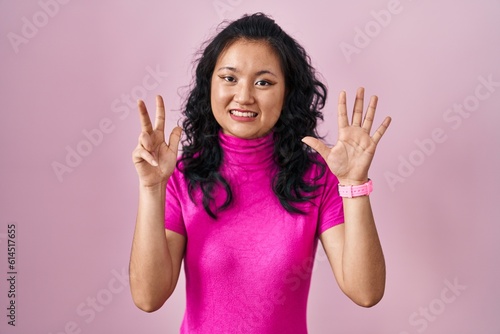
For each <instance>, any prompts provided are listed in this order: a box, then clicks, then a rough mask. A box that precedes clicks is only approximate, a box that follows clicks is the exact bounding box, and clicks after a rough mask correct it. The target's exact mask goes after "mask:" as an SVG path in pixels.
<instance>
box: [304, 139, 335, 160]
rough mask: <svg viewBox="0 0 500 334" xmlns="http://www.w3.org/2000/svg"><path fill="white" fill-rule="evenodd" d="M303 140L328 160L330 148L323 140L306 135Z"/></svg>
mask: <svg viewBox="0 0 500 334" xmlns="http://www.w3.org/2000/svg"><path fill="white" fill-rule="evenodd" d="M302 142H303V143H304V144H306V145H308V146H309V147H311V148H312V149H313V150H315V151H316V152H318V153H319V155H321V156H322V157H323V159H325V160H326V158H327V157H328V155H329V154H330V148H329V147H328V146H326V145H325V144H324V143H323V142H322V141H321V140H319V139H317V138H314V137H309V136H308V137H304V138H302Z"/></svg>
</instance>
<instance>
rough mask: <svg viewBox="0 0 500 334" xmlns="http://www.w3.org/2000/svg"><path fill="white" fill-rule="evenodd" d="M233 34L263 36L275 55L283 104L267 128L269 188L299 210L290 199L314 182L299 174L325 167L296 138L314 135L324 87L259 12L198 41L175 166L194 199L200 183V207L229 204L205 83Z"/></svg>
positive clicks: (306, 193) (212, 211)
mask: <svg viewBox="0 0 500 334" xmlns="http://www.w3.org/2000/svg"><path fill="white" fill-rule="evenodd" d="M239 39H245V40H251V41H265V42H267V43H268V44H269V45H270V46H271V47H272V48H273V49H274V50H275V52H276V54H277V55H278V57H279V59H280V61H281V66H282V69H283V73H284V75H285V86H286V95H285V101H284V105H283V110H282V112H281V115H280V117H279V120H278V121H277V123H276V125H275V127H274V128H273V139H274V160H275V163H276V165H277V173H276V175H275V176H274V180H273V192H274V193H275V194H276V196H277V197H278V199H279V201H280V203H281V205H282V206H283V208H284V209H286V210H287V211H288V212H291V213H296V214H305V212H303V211H302V210H300V209H299V208H298V207H297V206H296V204H297V203H302V202H305V201H308V200H310V199H311V198H313V197H314V191H315V190H316V189H317V187H318V185H316V184H314V182H313V181H315V180H312V181H311V180H309V181H308V180H304V175H305V173H306V171H307V170H308V169H309V168H310V167H311V166H312V165H313V164H315V165H319V166H320V168H321V173H320V176H319V177H321V176H322V175H323V174H324V172H325V167H324V165H323V164H322V163H320V161H319V160H318V159H317V155H313V154H311V150H310V149H309V148H308V147H307V145H305V144H303V143H302V142H301V139H302V138H303V137H305V136H314V137H319V136H318V133H317V130H316V126H317V122H318V120H323V115H322V113H321V109H322V108H323V107H324V105H325V101H326V95H327V89H326V86H325V85H324V84H323V83H322V82H321V81H319V80H318V79H317V77H316V72H315V69H314V68H313V67H312V65H311V60H310V57H309V56H308V54H307V53H306V51H305V49H304V48H303V47H302V46H301V45H299V43H298V42H297V41H296V40H295V39H293V38H292V37H290V36H289V35H288V34H287V33H285V32H284V31H283V30H282V29H281V28H280V27H279V26H278V25H277V24H276V23H275V21H274V20H273V19H272V18H270V17H268V16H266V15H265V14H263V13H256V14H252V15H244V16H243V17H241V18H240V19H238V20H236V21H233V22H230V23H226V26H225V27H222V28H221V30H220V31H219V33H218V34H217V35H216V36H215V37H213V38H212V39H211V40H208V41H207V42H205V44H204V45H203V46H202V47H204V48H202V50H203V51H201V52H200V53H199V54H198V58H197V59H196V61H195V65H196V72H195V73H196V74H195V76H194V80H193V82H192V84H191V89H190V92H189V93H188V96H187V98H186V100H185V102H184V106H183V111H182V112H183V116H184V119H183V122H182V126H183V129H184V133H185V137H184V139H183V142H182V144H183V150H182V156H181V158H180V160H179V163H178V167H179V168H180V169H181V171H182V172H183V174H184V175H185V178H186V180H187V183H188V190H189V195H190V197H191V200H193V201H194V191H195V190H196V189H200V190H201V192H202V195H203V197H202V204H203V207H204V209H205V210H206V212H207V213H208V214H209V215H210V216H211V217H212V218H216V217H217V212H219V211H220V210H223V209H225V208H227V207H228V206H229V205H230V204H231V202H232V199H233V196H232V192H231V187H230V185H229V183H228V182H227V180H226V179H225V178H224V177H223V176H222V175H221V173H220V171H219V170H220V166H221V163H222V162H223V151H222V148H221V146H220V144H219V137H218V132H219V131H220V125H219V124H218V123H217V121H216V120H215V118H214V116H213V113H212V109H211V103H210V89H211V78H212V74H213V71H214V68H215V64H216V62H217V59H218V57H219V55H220V54H221V52H222V51H224V50H225V49H226V48H228V47H229V46H230V45H231V44H232V43H234V42H235V41H236V40H239ZM319 177H318V178H319ZM216 187H217V191H218V190H219V189H222V190H223V191H225V193H226V199H225V202H224V203H223V204H222V205H221V206H220V207H218V208H217V207H214V192H215V191H216ZM219 187H220V188H219Z"/></svg>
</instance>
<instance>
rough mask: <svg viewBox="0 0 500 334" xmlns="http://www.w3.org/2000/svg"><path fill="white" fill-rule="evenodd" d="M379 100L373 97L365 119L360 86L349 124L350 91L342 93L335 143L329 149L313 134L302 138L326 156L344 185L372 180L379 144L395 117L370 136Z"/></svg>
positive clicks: (386, 121)
mask: <svg viewBox="0 0 500 334" xmlns="http://www.w3.org/2000/svg"><path fill="white" fill-rule="evenodd" d="M377 101H378V98H377V97H376V96H372V97H371V99H370V102H369V104H368V108H367V110H366V114H365V116H364V118H363V104H364V88H359V89H358V91H357V93H356V100H355V102H354V109H353V113H352V120H351V124H349V120H348V117H347V104H346V93H345V92H344V91H342V92H340V95H339V104H338V126H339V138H338V141H337V143H336V144H335V146H333V147H332V148H329V147H328V146H326V145H325V144H324V143H323V142H321V141H320V140H318V139H316V138H313V137H305V138H303V139H302V141H303V142H304V143H306V144H307V145H309V146H310V147H311V148H313V149H314V150H316V151H317V152H318V153H319V154H320V155H321V156H322V157H323V159H324V160H325V161H326V163H327V164H328V167H329V168H330V170H331V171H332V173H333V174H335V176H337V178H338V179H339V182H340V183H341V184H349V185H356V184H362V183H364V182H366V181H367V179H368V170H369V168H370V165H371V162H372V160H373V156H374V154H375V150H376V148H377V144H378V142H379V141H380V139H381V138H382V136H383V135H384V133H385V131H386V130H387V128H388V126H389V124H390V122H391V118H390V117H386V118H385V119H384V121H383V122H382V124H381V125H380V126H379V127H378V129H377V130H376V131H375V133H374V134H373V136H370V132H371V129H372V125H373V119H374V117H375V109H376V108H377Z"/></svg>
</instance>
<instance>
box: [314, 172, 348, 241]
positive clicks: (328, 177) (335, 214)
mask: <svg viewBox="0 0 500 334" xmlns="http://www.w3.org/2000/svg"><path fill="white" fill-rule="evenodd" d="M324 180H325V182H324V189H323V193H322V198H321V203H320V211H319V222H318V235H321V233H323V232H324V231H326V230H327V229H329V228H331V227H334V226H336V225H339V224H342V223H344V206H343V202H342V197H340V195H339V191H338V184H339V181H338V179H337V177H336V176H335V175H333V173H332V172H331V171H330V169H329V168H328V167H326V171H325V176H324Z"/></svg>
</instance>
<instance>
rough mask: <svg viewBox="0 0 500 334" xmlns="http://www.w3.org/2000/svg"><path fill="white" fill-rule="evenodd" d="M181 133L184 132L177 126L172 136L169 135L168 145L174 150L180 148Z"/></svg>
mask: <svg viewBox="0 0 500 334" xmlns="http://www.w3.org/2000/svg"><path fill="white" fill-rule="evenodd" d="M181 134H182V129H181V128H180V127H178V126H176V127H175V128H174V129H173V130H172V132H171V133H170V137H168V147H169V148H170V149H171V150H172V151H174V152H177V150H178V148H179V142H180V140H181Z"/></svg>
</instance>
